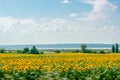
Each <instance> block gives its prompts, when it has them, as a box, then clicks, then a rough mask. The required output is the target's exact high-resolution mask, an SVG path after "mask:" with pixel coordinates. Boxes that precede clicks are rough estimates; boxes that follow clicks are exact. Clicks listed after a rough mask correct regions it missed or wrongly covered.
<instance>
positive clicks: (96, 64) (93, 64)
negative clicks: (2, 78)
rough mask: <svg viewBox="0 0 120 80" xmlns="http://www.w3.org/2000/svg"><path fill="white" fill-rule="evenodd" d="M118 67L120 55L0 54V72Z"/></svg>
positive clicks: (60, 70)
mask: <svg viewBox="0 0 120 80" xmlns="http://www.w3.org/2000/svg"><path fill="white" fill-rule="evenodd" d="M119 65H120V54H83V53H60V54H52V53H51V54H42V55H40V54H38V55H34V54H0V70H4V71H11V70H12V71H13V70H16V71H23V70H25V71H27V70H41V71H59V72H62V71H65V72H67V71H68V70H69V69H72V70H88V69H92V68H98V69H100V68H102V67H105V68H111V67H114V68H116V67H118V66H119Z"/></svg>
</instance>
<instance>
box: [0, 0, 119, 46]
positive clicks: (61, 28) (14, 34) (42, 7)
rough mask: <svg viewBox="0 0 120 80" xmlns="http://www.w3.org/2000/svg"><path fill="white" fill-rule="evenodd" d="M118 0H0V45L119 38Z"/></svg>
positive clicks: (100, 40)
mask: <svg viewBox="0 0 120 80" xmlns="http://www.w3.org/2000/svg"><path fill="white" fill-rule="evenodd" d="M119 20H120V0H51V1H50V0H0V32H1V33H0V45H10V44H12V45H16V44H61V43H62V44H64V43H104V44H109V43H110V44H113V43H119V42H120V37H119V33H120V22H119Z"/></svg>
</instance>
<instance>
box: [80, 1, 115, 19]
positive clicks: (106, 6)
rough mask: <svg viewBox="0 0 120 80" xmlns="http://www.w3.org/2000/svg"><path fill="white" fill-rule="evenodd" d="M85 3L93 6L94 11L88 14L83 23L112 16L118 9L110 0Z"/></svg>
mask: <svg viewBox="0 0 120 80" xmlns="http://www.w3.org/2000/svg"><path fill="white" fill-rule="evenodd" d="M83 2H85V3H87V4H90V5H92V6H93V8H92V10H91V11H90V12H88V13H86V14H87V15H86V17H84V18H82V19H81V20H83V21H97V20H102V19H105V18H107V17H109V16H111V14H112V13H114V11H115V10H116V9H117V6H116V5H114V4H112V3H110V2H109V1H108V0H84V1H83Z"/></svg>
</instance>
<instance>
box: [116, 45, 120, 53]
mask: <svg viewBox="0 0 120 80" xmlns="http://www.w3.org/2000/svg"><path fill="white" fill-rule="evenodd" d="M118 52H119V46H118V43H116V53H118Z"/></svg>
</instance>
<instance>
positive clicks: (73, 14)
mask: <svg viewBox="0 0 120 80" xmlns="http://www.w3.org/2000/svg"><path fill="white" fill-rule="evenodd" d="M69 16H70V17H77V16H78V14H77V13H71V14H70V15H69Z"/></svg>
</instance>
